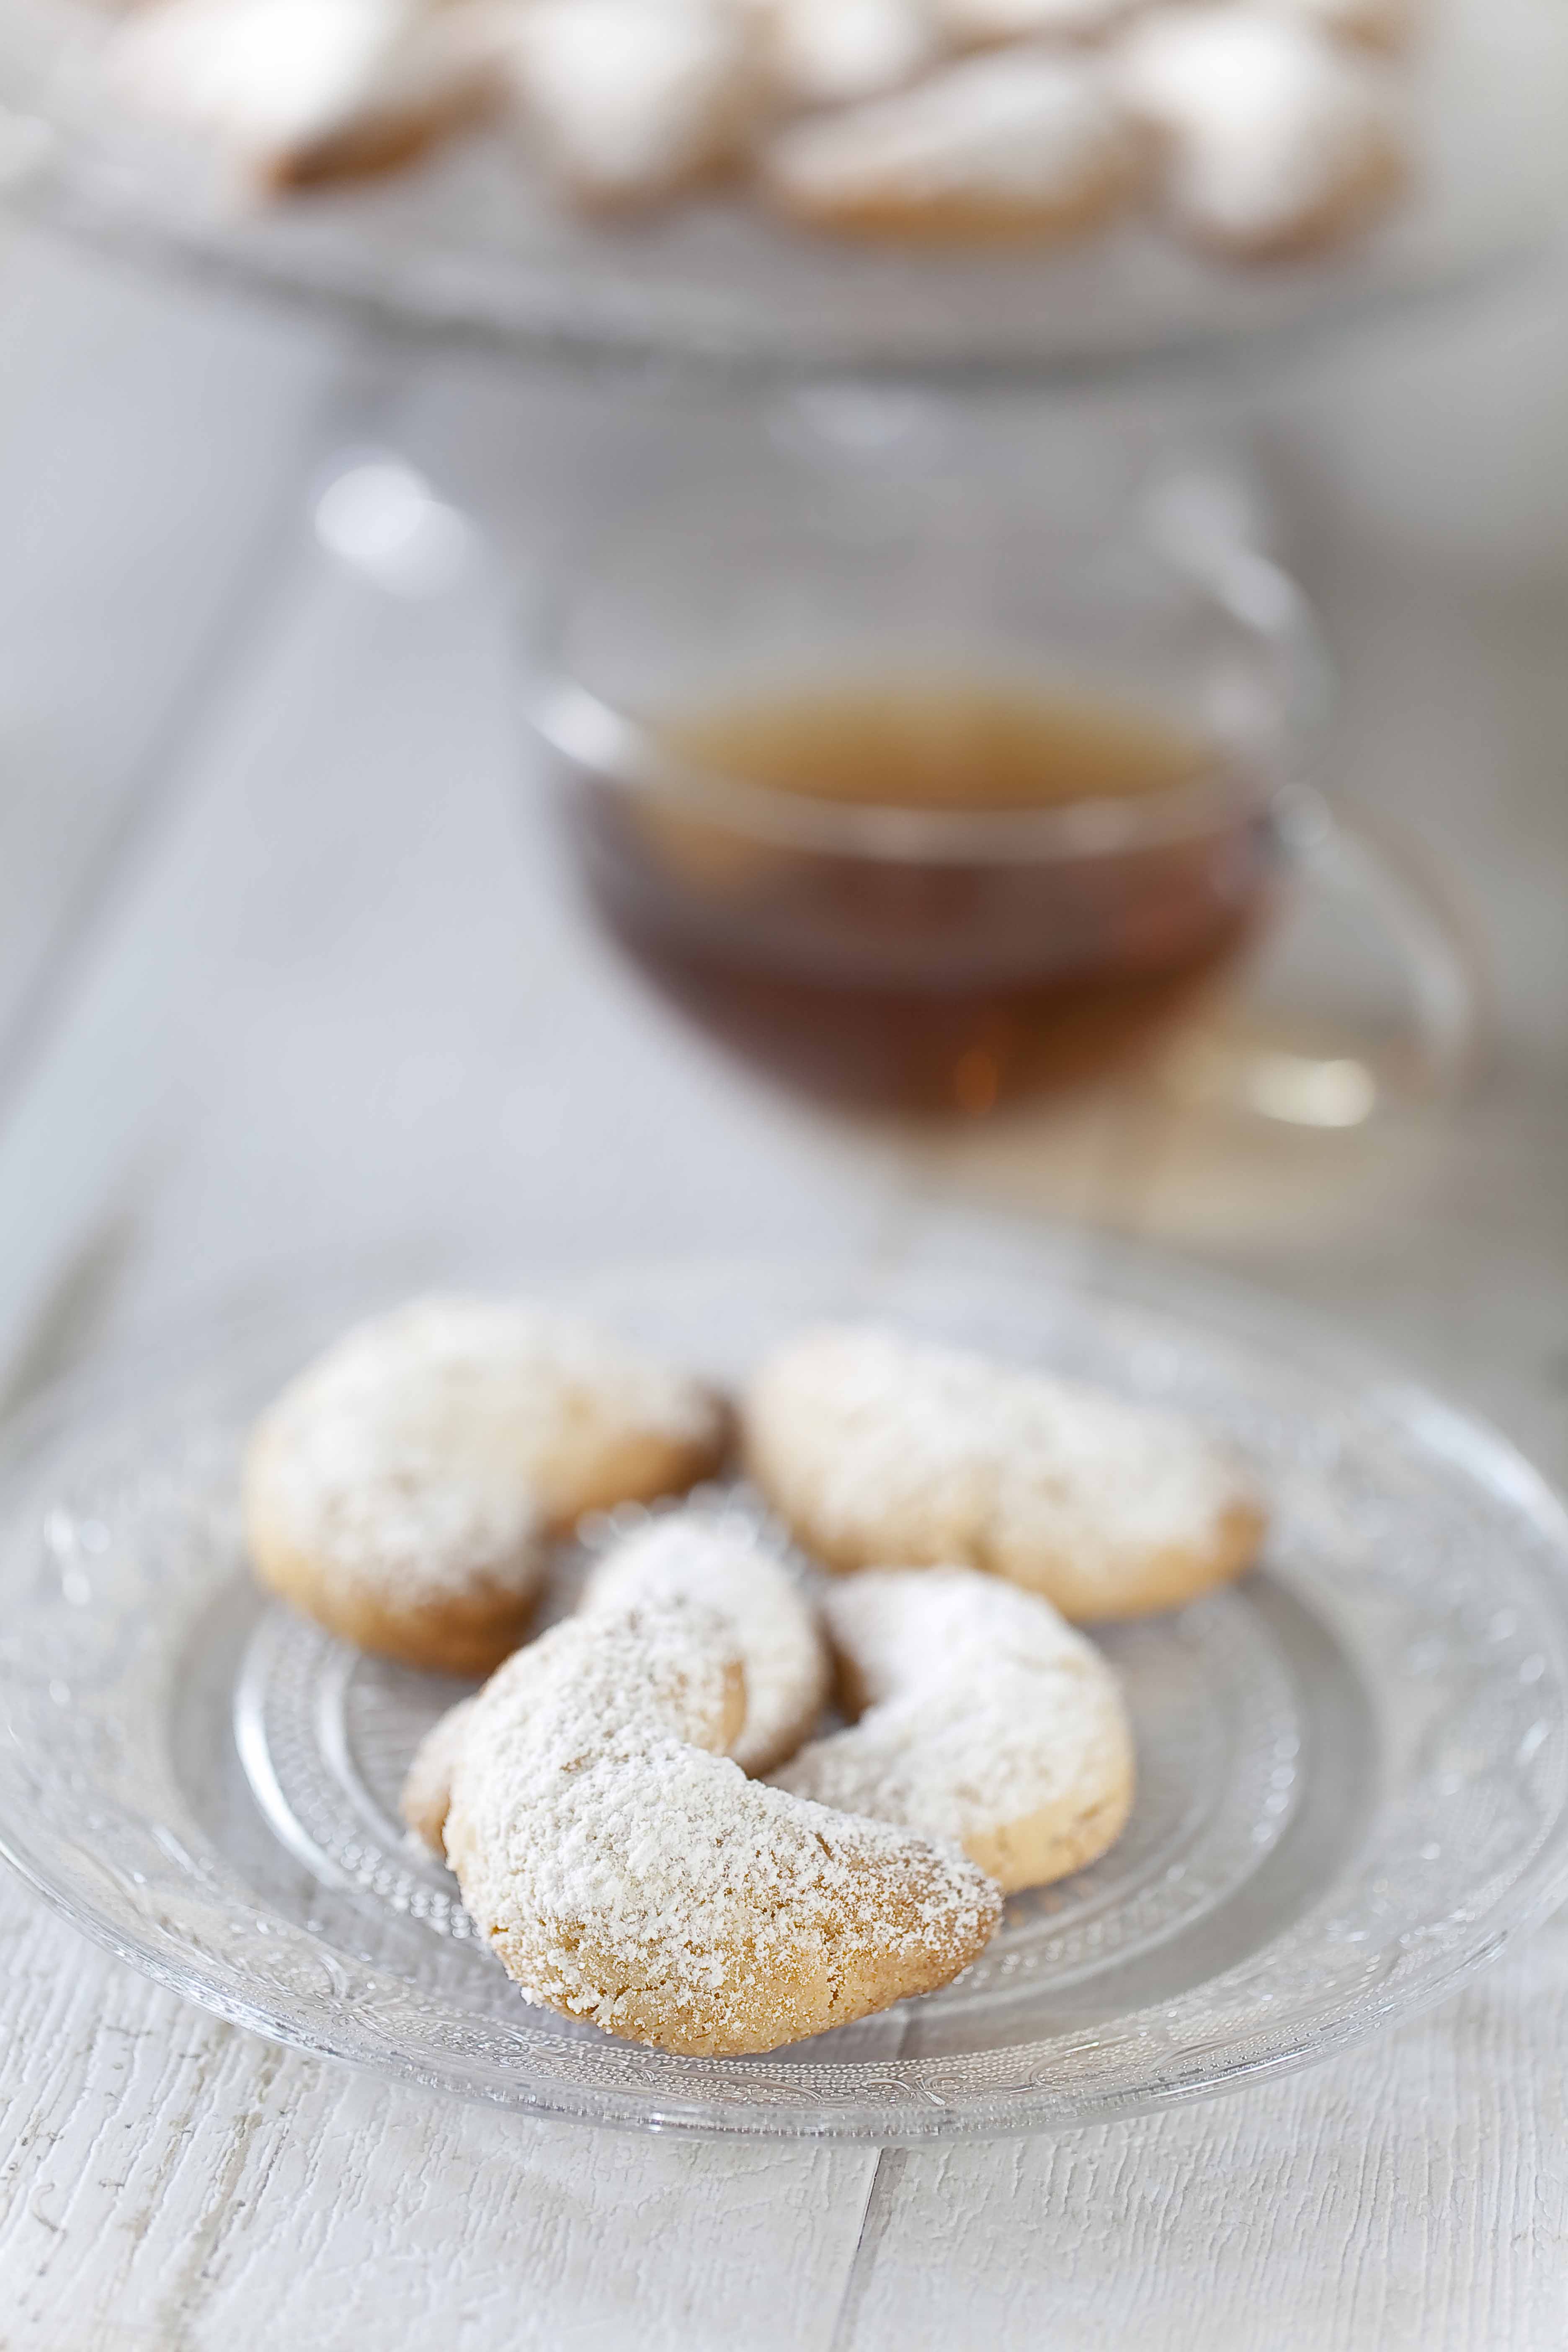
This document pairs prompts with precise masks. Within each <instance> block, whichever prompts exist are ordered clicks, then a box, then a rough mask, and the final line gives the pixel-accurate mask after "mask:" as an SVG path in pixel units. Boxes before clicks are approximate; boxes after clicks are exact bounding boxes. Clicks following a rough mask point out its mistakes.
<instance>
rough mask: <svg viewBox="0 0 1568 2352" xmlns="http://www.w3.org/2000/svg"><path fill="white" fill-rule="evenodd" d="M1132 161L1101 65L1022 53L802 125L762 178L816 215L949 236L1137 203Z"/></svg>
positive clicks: (971, 62) (1046, 224)
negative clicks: (1126, 200)
mask: <svg viewBox="0 0 1568 2352" xmlns="http://www.w3.org/2000/svg"><path fill="white" fill-rule="evenodd" d="M1135 163H1136V150H1135V146H1134V144H1133V142H1131V139H1130V137H1129V135H1128V131H1127V127H1126V124H1125V121H1124V120H1123V118H1122V116H1121V113H1120V112H1119V110H1118V109H1117V108H1116V106H1115V105H1114V103H1113V102H1112V100H1111V98H1110V94H1109V92H1108V89H1107V88H1106V85H1105V84H1104V82H1103V81H1102V79H1100V75H1099V72H1098V69H1097V68H1096V67H1095V66H1094V65H1093V64H1091V63H1089V62H1088V61H1087V60H1085V59H1081V58H1076V57H1073V56H1070V55H1068V54H1064V53H1063V52H1061V51H1059V50H1054V49H1050V48H1046V47H1039V48H1036V47H1029V46H1027V45H1025V46H1021V47H1014V48H1007V49H1001V50H997V51H994V52H993V53H989V54H987V55H984V56H981V57H974V58H964V59H963V60H961V61H960V62H959V63H957V64H953V65H949V66H947V67H945V68H942V70H941V71H939V72H937V73H935V74H932V75H931V76H930V77H929V78H928V79H926V80H924V81H921V82H920V83H918V84H917V85H916V87H915V88H914V89H910V90H905V91H901V92H899V93H897V94H896V95H894V96H892V97H889V98H882V99H873V100H868V101H867V102H866V103H865V104H864V105H861V106H856V107H845V108H842V109H840V110H837V111H836V112H834V113H832V114H827V115H821V116H816V117H813V118H812V119H810V120H808V121H804V122H799V123H795V124H793V125H791V126H790V127H789V128H788V129H787V130H785V131H782V132H781V133H780V134H779V136H778V137H777V138H776V139H774V140H773V142H772V143H771V144H770V146H769V147H768V148H767V150H766V152H765V155H764V158H763V172H764V179H765V182H766V184H767V186H768V188H769V190H770V192H771V193H772V194H773V195H774V196H775V198H776V199H777V200H778V202H779V203H780V204H782V205H784V206H786V207H787V208H788V209H790V210H791V211H794V212H797V213H799V214H801V215H804V216H805V217H807V218H809V219H813V220H819V221H822V222H824V223H826V224H828V225H830V226H837V227H848V228H862V229H865V230H868V231H871V232H887V233H898V232H900V231H903V232H907V233H909V234H915V235H918V234H928V235H937V236H941V235H945V234H949V233H952V234H970V233H976V232H982V231H984V230H985V229H986V228H992V229H995V230H1006V229H1014V228H1016V229H1026V228H1027V229H1032V230H1036V231H1043V230H1047V229H1049V228H1050V227H1052V226H1060V227H1062V228H1064V229H1066V228H1068V227H1074V228H1076V227H1082V226H1087V225H1088V223H1089V220H1090V219H1091V218H1098V217H1099V216H1100V215H1101V214H1103V213H1105V212H1107V211H1109V210H1110V208H1111V206H1112V205H1114V204H1116V203H1117V202H1119V201H1120V200H1121V199H1123V198H1125V197H1128V196H1130V195H1131V191H1132V186H1133V183H1134V174H1135Z"/></svg>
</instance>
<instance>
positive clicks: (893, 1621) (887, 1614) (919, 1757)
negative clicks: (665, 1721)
mask: <svg viewBox="0 0 1568 2352" xmlns="http://www.w3.org/2000/svg"><path fill="white" fill-rule="evenodd" d="M826 1611H827V1615H828V1622H829V1624H830V1626H831V1629H832V1633H833V1638H834V1640H835V1642H836V1643H837V1645H838V1647H839V1648H840V1649H841V1650H842V1651H843V1653H844V1654H845V1655H846V1657H847V1660H848V1661H849V1664H850V1666H851V1668H852V1670H853V1674H854V1676H855V1679H856V1680H857V1681H858V1684H859V1685H860V1690H861V1694H862V1696H863V1697H864V1699H865V1701H866V1712H865V1713H864V1714H863V1715H862V1716H861V1717H860V1718H859V1720H858V1722H857V1723H855V1724H853V1725H851V1727H849V1728H848V1729H847V1730H846V1731H840V1732H835V1733H832V1734H830V1735H829V1736H828V1737H827V1738H825V1739H819V1740H816V1741H814V1742H813V1743H812V1744H811V1745H810V1746H809V1747H808V1748H804V1749H803V1750H802V1751H801V1753H800V1754H799V1755H798V1756H797V1757H796V1758H795V1759H794V1761H793V1762H792V1763H790V1764H788V1765H786V1766H785V1767H784V1769H783V1770H782V1771H781V1772H780V1773H779V1774H778V1783H779V1785H780V1786H781V1787H783V1788H787V1789H792V1790H796V1791H797V1792H798V1793H799V1794H801V1795H804V1796H809V1797H813V1798H815V1799H816V1800H817V1801H819V1802H821V1803H823V1804H829V1805H837V1806H841V1807H842V1808H843V1809H844V1810H845V1811H848V1812H859V1813H867V1814H870V1815H872V1816H874V1817H875V1818H876V1819H878V1820H879V1821H891V1822H902V1823H903V1824H905V1825H906V1826H907V1827H909V1828H912V1829H918V1830H920V1831H921V1832H923V1833H924V1834H925V1835H927V1836H930V1837H942V1838H951V1839H952V1840H954V1841H955V1842H957V1843H961V1844H963V1845H965V1846H970V1847H973V1845H974V1844H975V1843H984V1841H986V1840H989V1839H992V1838H994V1836H995V1835H996V1833H997V1832H1000V1831H1003V1830H1005V1829H1006V1828H1007V1826H1008V1825H1010V1824H1014V1823H1018V1822H1026V1821H1029V1820H1030V1819H1031V1818H1032V1817H1035V1816H1037V1815H1039V1814H1041V1813H1042V1812H1045V1811H1047V1810H1052V1811H1057V1812H1058V1813H1059V1814H1060V1816H1061V1820H1062V1824H1063V1827H1064V1829H1065V1830H1066V1831H1067V1832H1071V1829H1072V1827H1073V1824H1074V1823H1075V1822H1079V1820H1082V1819H1085V1818H1089V1817H1092V1816H1094V1815H1095V1814H1096V1812H1097V1811H1098V1810H1099V1809H1100V1808H1101V1807H1102V1806H1104V1805H1106V1804H1107V1803H1108V1802H1110V1803H1116V1804H1119V1805H1121V1808H1122V1810H1124V1801H1125V1791H1126V1790H1127V1788H1128V1785H1129V1783H1130V1780H1131V1735H1130V1733H1129V1730H1128V1727H1127V1720H1126V1716H1125V1712H1124V1709H1123V1707H1122V1704H1121V1694H1120V1692H1119V1691H1118V1689H1117V1685H1116V1681H1115V1677H1114V1676H1113V1675H1112V1674H1111V1672H1110V1668H1109V1666H1108V1665H1107V1664H1106V1663H1105V1661H1104V1659H1103V1658H1102V1657H1101V1656H1100V1653H1099V1652H1098V1651H1097V1650H1096V1649H1095V1647H1094V1645H1093V1644H1092V1643H1090V1642H1088V1641H1086V1640H1085V1639H1084V1637H1083V1635H1082V1634H1080V1633H1074V1632H1073V1630H1072V1628H1071V1627H1070V1626H1069V1625H1068V1624H1067V1623H1066V1622H1064V1621H1063V1619H1062V1618H1061V1617H1059V1616H1058V1613H1057V1612H1056V1611H1055V1610H1054V1609H1053V1608H1051V1607H1050V1605H1049V1603H1048V1602H1047V1601H1041V1600H1039V1599H1038V1598H1037V1596H1036V1595H1034V1594H1032V1593H1026V1592H1020V1591H1016V1590H1015V1589H1014V1588H1013V1587H1012V1586H1010V1585H1005V1584H1000V1583H998V1582H997V1581H996V1580H994V1578H991V1577H986V1576H982V1575H979V1574H977V1573H975V1572H974V1571H973V1570H969V1569H963V1568H953V1569H940V1568H939V1569H929V1570H918V1571H913V1572H910V1571H902V1572H900V1571H899V1570H872V1571H870V1572H869V1573H868V1574H866V1575H864V1576H858V1577H855V1578H852V1579H850V1580H847V1582H846V1583H845V1584H843V1585H841V1586H840V1587H839V1588H838V1589H837V1591H833V1592H831V1593H830V1594H829V1595H828V1597H827V1601H826ZM1118 1826H1120V1819H1119V1818H1118V1820H1117V1821H1116V1822H1113V1823H1111V1824H1110V1828H1111V1830H1112V1833H1114V1828H1115V1827H1118ZM1106 1842H1108V1841H1107V1840H1104V1839H1102V1840H1100V1843H1101V1844H1103V1843H1106ZM1056 1850H1057V1848H1056V1847H1053V1849H1052V1851H1056ZM1062 1850H1063V1851H1065V1852H1066V1853H1067V1855H1068V1861H1067V1864H1066V1866H1074V1865H1076V1864H1077V1862H1079V1860H1081V1859H1083V1858H1084V1856H1083V1854H1082V1853H1081V1852H1079V1850H1078V1849H1077V1848H1076V1847H1074V1846H1072V1845H1071V1843H1070V1842H1068V1843H1065V1844H1064V1845H1063V1847H1062ZM1016 1883H1018V1884H1024V1883H1037V1881H1036V1880H1035V1879H1034V1878H1033V1877H1031V1878H1029V1879H1028V1880H1024V1879H1019V1880H1018V1881H1016Z"/></svg>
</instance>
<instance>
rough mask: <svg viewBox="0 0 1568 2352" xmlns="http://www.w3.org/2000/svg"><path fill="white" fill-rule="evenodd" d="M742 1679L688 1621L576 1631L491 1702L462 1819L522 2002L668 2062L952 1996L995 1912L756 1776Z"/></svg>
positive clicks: (463, 1839)
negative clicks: (749, 1769)
mask: <svg viewBox="0 0 1568 2352" xmlns="http://www.w3.org/2000/svg"><path fill="white" fill-rule="evenodd" d="M742 1685H743V1675H742V1669H741V1665H740V1659H739V1654H738V1652H737V1649H736V1646H735V1643H734V1642H733V1639H732V1637H731V1633H730V1632H729V1630H728V1628H727V1627H726V1625H725V1623H724V1622H723V1620H722V1619H721V1618H720V1617H718V1616H716V1615H715V1614H714V1613H713V1612H711V1611H708V1610H704V1609H701V1608H700V1607H697V1606H695V1605H693V1604H691V1603H689V1602H679V1601H676V1602H665V1603H659V1604H648V1605H646V1606H643V1607H639V1608H636V1609H630V1610H626V1611H605V1612H602V1613H601V1612H593V1613H591V1614H589V1615H586V1616H578V1617H574V1618H569V1619H568V1620H567V1621H566V1622H564V1623H563V1624H560V1625H556V1626H554V1627H552V1630H551V1631H550V1632H549V1633H545V1634H543V1635H542V1637H541V1639H540V1640H539V1641H537V1642H535V1643H531V1645H530V1646H529V1647H528V1648H527V1649H526V1650H521V1651H519V1653H518V1654H517V1655H516V1656H515V1657H513V1658H510V1659H509V1660H508V1661H507V1663H506V1664H505V1665H504V1666H502V1667H501V1668H500V1671H499V1672H498V1673H497V1674H496V1675H493V1676H492V1677H491V1679H490V1681H489V1683H488V1684H487V1685H485V1688H484V1689H483V1691H482V1692H480V1694H479V1698H478V1700H477V1701H476V1703H475V1706H474V1711H473V1714H472V1716H471V1717H470V1718H469V1721H468V1726H467V1729H466V1733H465V1736H464V1738H462V1740H461V1742H460V1744H459V1749H458V1764H457V1769H456V1772H455V1774H454V1776H453V1783H452V1800H451V1810H450V1812H449V1813H448V1815H447V1825H446V1843H447V1856H448V1859H449V1860H450V1862H451V1864H452V1867H453V1869H454V1870H455V1871H456V1873H457V1875H458V1885H459V1886H460V1888H461V1890H462V1895H463V1901H464V1904H465V1905H466V1906H467V1908H468V1913H469V1915H470V1916H471V1917H472V1918H473V1920H474V1922H475V1925H476V1926H477V1927H478V1928H479V1932H480V1934H481V1935H482V1936H484V1937H487V1938H488V1940H489V1943H490V1945H491V1946H492V1948H493V1949H494V1950H495V1952H496V1953H497V1955H498V1957H499V1958H500V1959H501V1961H502V1962H503V1963H504V1965H505V1967H506V1969H507V1970H508V1972H509V1974H510V1975H511V1976H512V1977H513V1978H514V1979H516V1981H517V1983H518V1984H519V1985H520V1986H521V1989H522V1991H523V1993H524V1994H525V1996H526V1997H527V1998H528V1999H529V2000H533V2001H538V2002H541V2003H542V2004H543V2005H544V2006H545V2007H547V2008H550V2009H554V2010H558V2011H562V2012H563V2014H564V2015H566V2016H568V2017H574V2018H581V2019H584V2020H586V2021H590V2022H591V2023H593V2024H595V2025H598V2026H601V2027H602V2028H603V2029H604V2030H605V2032H609V2033H617V2034H623V2035H625V2036H626V2038H627V2039H628V2040H630V2041H633V2042H649V2043H651V2044H652V2045H653V2046H654V2047H655V2048H656V2049H659V2050H671V2051H679V2052H682V2053H689V2054H691V2055H694V2056H703V2057H716V2056H722V2055H727V2054H735V2053H743V2052H751V2051H765V2050H774V2049H777V2048H779V2047H780V2045H781V2044H783V2043H785V2042H798V2041H802V2040H804V2039H805V2038H806V2037H807V2036H809V2035H811V2034H815V2033H820V2032H824V2031H825V2030H826V2028H828V2027H829V2026H834V2025H843V2024H847V2023H848V2022H849V2021H851V2020H852V2019H854V2018H857V2017H864V2016H866V2015H868V2013H869V2012H870V2011H873V2010H878V2009H883V2008H886V2007H887V2006H888V2005H889V2002H892V2001H895V2000H903V1999H905V1998H906V1997H907V1996H908V1995H910V1994H911V1993H919V1992H927V1991H930V1990H933V1989H934V1988H935V1987H937V1986H938V1985H943V1984H946V1983H947V1982H948V1981H949V1980H950V1979H952V1977H954V1976H956V1975H957V1974H958V1973H959V1971H960V1969H963V1968H965V1967H967V1965H968V1963H969V1962H970V1961H971V1960H972V1959H973V1958H975V1956H976V1955H977V1954H978V1953H979V1951H980V1950H981V1949H982V1948H983V1947H984V1944H985V1942H986V1941H987V1939H988V1937H990V1935H991V1933H992V1931H993V1929H994V1927H995V1925H996V1921H997V1919H998V1917H999V1916H1000V1912H1001V1895H1000V1893H999V1891H998V1890H997V1888H996V1887H995V1886H994V1885H993V1883H992V1881H991V1880H990V1879H989V1878H987V1877H986V1876H985V1875H984V1873H982V1872H981V1871H979V1870H977V1869H976V1868H975V1867H974V1865H973V1864H972V1863H970V1862H968V1861H967V1860H965V1858H964V1857H963V1855H962V1854H961V1853H959V1852H958V1851H957V1849H956V1848H954V1847H942V1846H937V1845H934V1844H932V1843H930V1842H929V1841H927V1840H925V1839H923V1838H920V1837H917V1836H914V1835H912V1834H911V1833H910V1832H908V1831H905V1830H900V1829H896V1828H893V1827H891V1826H889V1825H888V1824H885V1823H882V1822H870V1821H864V1820H860V1819H858V1818H856V1817H852V1816H851V1815H849V1814H847V1813H839V1812H834V1811H829V1810H828V1808H827V1807H826V1806H823V1805H816V1804H813V1803H811V1802H809V1801H807V1800H806V1799H805V1798H802V1797H795V1796H791V1795H789V1794H788V1793H787V1792H786V1791H785V1790H782V1789H774V1788H770V1787H769V1786H768V1785H767V1784H766V1783H765V1782H764V1781H760V1780H748V1779H747V1778H746V1776H745V1774H744V1773H743V1772H742V1770H741V1768H740V1766H739V1765H738V1764H735V1763H732V1762H731V1760H730V1759H728V1758H727V1757H726V1756H725V1755H724V1754H723V1753H722V1750H723V1749H724V1748H725V1747H726V1746H727V1745H728V1744H729V1742H730V1741H731V1739H732V1738H734V1737H735V1735H736V1732H737V1730H738V1728H739V1725H740V1720H741V1712H742V1706H743V1704H744V1697H743V1688H742Z"/></svg>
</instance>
